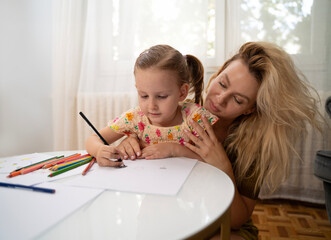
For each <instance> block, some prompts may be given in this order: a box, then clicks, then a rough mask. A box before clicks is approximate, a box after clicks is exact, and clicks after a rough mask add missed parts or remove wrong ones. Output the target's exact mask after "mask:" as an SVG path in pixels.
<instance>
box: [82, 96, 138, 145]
mask: <svg viewBox="0 0 331 240" xmlns="http://www.w3.org/2000/svg"><path fill="white" fill-rule="evenodd" d="M137 105H138V99H137V93H136V92H133V93H93V94H88V93H80V94H78V95H77V109H78V112H83V113H84V114H85V116H86V117H87V118H88V119H89V120H90V122H91V123H92V124H93V125H94V127H95V128H96V129H98V130H99V129H102V128H104V127H106V126H107V124H108V122H109V121H110V120H112V119H115V118H116V117H118V116H119V115H120V114H121V113H123V112H124V111H127V110H129V109H130V108H133V107H135V106H137ZM92 133H94V132H93V130H92V129H91V128H90V127H89V126H88V125H87V123H86V122H85V121H84V120H83V119H82V118H78V119H77V137H78V143H77V144H78V146H77V149H85V141H86V139H87V137H88V136H90V135H91V134H92Z"/></svg>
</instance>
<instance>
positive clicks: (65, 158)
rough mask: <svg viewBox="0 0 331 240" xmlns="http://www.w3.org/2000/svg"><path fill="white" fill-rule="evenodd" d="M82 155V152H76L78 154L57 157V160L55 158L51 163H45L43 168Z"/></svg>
mask: <svg viewBox="0 0 331 240" xmlns="http://www.w3.org/2000/svg"><path fill="white" fill-rule="evenodd" d="M80 155H81V154H80V153H76V154H73V155H70V156H68V157H63V158H61V159H57V160H55V161H54V162H50V163H48V164H45V165H44V166H43V168H44V169H46V168H50V167H52V166H54V165H56V164H59V163H63V162H65V161H67V160H70V159H74V158H76V157H80Z"/></svg>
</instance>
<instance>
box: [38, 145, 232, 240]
mask: <svg viewBox="0 0 331 240" xmlns="http://www.w3.org/2000/svg"><path fill="white" fill-rule="evenodd" d="M72 152H77V151H72ZM57 153H59V152H57ZM57 153H47V154H54V155H57ZM60 153H64V154H65V155H69V154H70V153H71V152H69V151H67V152H60ZM59 181H66V179H62V180H59ZM233 196H234V186H233V183H232V181H231V179H230V178H229V177H228V176H227V175H226V174H225V173H224V172H222V171H221V170H219V169H217V168H215V167H213V166H211V165H209V164H206V163H203V162H197V164H196V165H195V166H194V168H193V170H192V172H191V173H190V175H189V176H188V178H187V179H186V181H185V183H184V184H183V186H182V188H181V189H180V191H179V193H178V194H177V195H175V196H162V195H155V194H136V193H129V192H119V191H110V190H106V191H104V192H103V193H102V194H101V195H99V196H98V197H97V198H96V199H94V200H93V201H92V202H89V203H88V204H86V205H85V206H83V207H82V208H80V209H79V210H78V211H76V212H74V213H72V214H71V215H70V216H68V217H66V218H65V219H63V220H62V221H61V222H59V223H58V224H56V225H55V226H53V227H51V228H50V229H49V230H47V231H46V232H45V233H43V234H42V235H40V236H39V237H38V239H54V240H55V239H56V240H58V239H80V240H84V239H98V240H99V239H144V240H147V239H153V240H155V239H167V240H169V239H202V238H203V237H205V236H208V235H210V234H211V233H214V232H215V231H217V229H218V228H220V227H221V228H222V231H221V237H222V238H223V239H229V235H230V205H231V202H232V199H233Z"/></svg>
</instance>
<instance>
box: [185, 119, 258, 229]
mask: <svg viewBox="0 0 331 240" xmlns="http://www.w3.org/2000/svg"><path fill="white" fill-rule="evenodd" d="M202 120H203V122H204V125H205V127H206V130H207V132H205V131H204V130H203V129H202V128H201V127H200V126H199V125H198V124H196V123H195V122H193V123H192V124H193V127H194V129H195V130H196V131H197V132H198V134H199V136H200V137H199V138H197V137H196V136H194V135H193V134H192V133H190V132H189V131H187V132H186V135H187V136H188V137H189V138H190V139H191V140H192V141H193V143H194V144H195V145H192V144H190V143H185V145H186V146H187V147H188V148H189V149H191V150H192V151H193V152H195V153H196V154H198V155H199V156H200V157H201V158H202V159H203V160H204V161H205V162H207V163H209V164H211V165H213V166H215V167H217V168H219V169H220V170H222V171H223V172H225V173H226V174H227V175H228V176H229V177H230V178H231V180H232V182H233V184H234V189H235V194H234V198H233V201H232V204H231V227H232V228H233V229H238V228H240V226H241V225H242V224H244V223H246V222H247V221H248V220H249V218H250V217H251V215H252V212H253V210H254V207H255V204H256V200H254V199H250V198H247V197H245V196H243V195H241V194H240V193H239V192H238V189H237V186H236V180H235V177H234V173H233V169H232V165H231V162H230V160H229V158H228V156H227V155H226V153H225V150H224V148H223V146H222V144H221V143H220V142H219V141H218V139H217V137H216V136H215V133H214V131H213V129H212V127H211V126H210V124H209V122H208V120H206V119H205V118H202Z"/></svg>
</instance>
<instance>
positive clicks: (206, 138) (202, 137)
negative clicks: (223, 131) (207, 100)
mask: <svg viewBox="0 0 331 240" xmlns="http://www.w3.org/2000/svg"><path fill="white" fill-rule="evenodd" d="M202 121H203V123H204V126H205V128H206V131H204V130H203V128H202V127H201V126H200V125H199V124H197V123H196V122H194V121H192V125H193V128H194V129H195V131H196V132H197V133H198V135H199V137H196V136H194V135H193V134H192V133H191V132H189V131H185V134H186V135H187V136H188V137H189V139H190V140H191V141H192V142H193V143H194V144H195V145H192V144H190V143H187V142H185V146H186V147H188V148H189V149H191V150H192V151H193V152H195V153H196V154H198V155H199V156H200V157H201V158H202V159H203V160H204V161H205V162H207V163H209V164H211V165H213V166H215V167H217V168H219V169H221V170H223V171H225V172H227V171H229V170H230V169H232V167H231V164H230V162H229V160H228V158H227V156H226V153H225V151H224V148H223V146H222V144H221V143H220V142H219V141H218V139H217V137H216V136H215V132H214V130H213V129H212V126H211V125H210V123H209V122H208V120H207V119H206V118H205V117H204V116H202ZM229 167H230V169H229ZM230 171H231V170H230Z"/></svg>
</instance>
